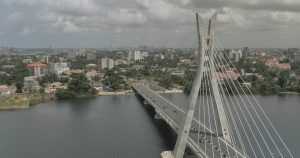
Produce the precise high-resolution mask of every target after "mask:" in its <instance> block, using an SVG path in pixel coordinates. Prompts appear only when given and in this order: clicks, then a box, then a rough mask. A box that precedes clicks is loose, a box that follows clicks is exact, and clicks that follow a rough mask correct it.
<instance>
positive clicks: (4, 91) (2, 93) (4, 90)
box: [0, 85, 16, 98]
mask: <svg viewBox="0 0 300 158" xmlns="http://www.w3.org/2000/svg"><path fill="white" fill-rule="evenodd" d="M15 92H16V89H15V88H13V87H9V86H7V85H0V98H1V97H7V96H9V95H11V94H13V93H15Z"/></svg>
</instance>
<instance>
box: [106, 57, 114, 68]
mask: <svg viewBox="0 0 300 158" xmlns="http://www.w3.org/2000/svg"><path fill="white" fill-rule="evenodd" d="M113 67H114V60H113V59H108V60H107V69H108V70H111V69H112V68H113Z"/></svg>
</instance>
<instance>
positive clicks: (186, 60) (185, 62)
mask: <svg viewBox="0 0 300 158" xmlns="http://www.w3.org/2000/svg"><path fill="white" fill-rule="evenodd" d="M179 62H180V63H183V64H191V60H190V59H180V60H179Z"/></svg>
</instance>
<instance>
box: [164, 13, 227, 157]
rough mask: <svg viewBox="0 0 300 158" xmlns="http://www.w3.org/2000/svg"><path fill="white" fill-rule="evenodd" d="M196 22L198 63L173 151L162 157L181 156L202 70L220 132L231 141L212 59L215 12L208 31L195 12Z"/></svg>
mask: <svg viewBox="0 0 300 158" xmlns="http://www.w3.org/2000/svg"><path fill="white" fill-rule="evenodd" d="M196 22H197V36H198V51H199V54H198V64H197V72H196V76H195V79H194V81H193V86H192V90H191V94H190V96H189V97H190V98H189V104H188V108H187V111H186V113H185V116H184V121H183V123H184V124H182V125H181V127H180V130H179V132H178V138H177V141H176V145H175V149H174V151H172V152H171V151H165V152H163V153H162V157H163V158H183V156H184V153H185V149H186V146H187V143H188V137H189V132H190V129H191V124H192V120H193V117H194V111H195V107H196V103H197V100H198V98H199V92H200V88H201V83H202V80H203V77H204V72H206V73H209V74H210V75H211V76H212V78H211V82H210V83H211V87H212V91H213V93H212V94H213V96H212V97H213V99H214V102H215V103H216V109H217V114H218V116H219V119H220V120H219V122H220V125H221V132H222V135H223V138H224V140H226V141H227V142H228V143H231V135H230V133H231V132H230V128H229V124H228V120H227V118H226V114H225V110H224V107H223V103H222V100H221V95H220V91H219V87H218V82H217V76H216V68H215V64H214V60H213V55H214V54H213V53H214V51H213V39H214V33H215V29H216V23H217V14H216V13H215V14H214V15H213V16H212V17H211V19H210V20H209V26H208V33H205V32H204V28H205V25H204V20H203V18H202V17H201V16H200V15H199V14H198V13H196Z"/></svg>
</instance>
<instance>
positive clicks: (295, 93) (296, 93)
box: [278, 92, 300, 95]
mask: <svg viewBox="0 0 300 158" xmlns="http://www.w3.org/2000/svg"><path fill="white" fill-rule="evenodd" d="M278 94H294V95H300V93H298V92H279V93H278Z"/></svg>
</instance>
